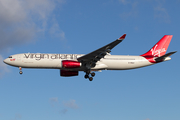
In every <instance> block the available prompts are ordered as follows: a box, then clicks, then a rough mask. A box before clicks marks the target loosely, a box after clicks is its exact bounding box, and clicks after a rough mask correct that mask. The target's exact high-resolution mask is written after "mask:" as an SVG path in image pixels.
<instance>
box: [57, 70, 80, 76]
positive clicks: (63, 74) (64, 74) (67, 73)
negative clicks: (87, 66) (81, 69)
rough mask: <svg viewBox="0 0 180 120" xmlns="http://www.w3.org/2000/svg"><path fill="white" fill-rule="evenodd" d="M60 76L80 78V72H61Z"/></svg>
mask: <svg viewBox="0 0 180 120" xmlns="http://www.w3.org/2000/svg"><path fill="white" fill-rule="evenodd" d="M60 75H61V76H63V77H71V76H78V71H68V70H60Z"/></svg>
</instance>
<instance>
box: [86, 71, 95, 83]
mask: <svg viewBox="0 0 180 120" xmlns="http://www.w3.org/2000/svg"><path fill="white" fill-rule="evenodd" d="M89 74H91V76H92V77H89ZM94 76H95V73H94V72H93V73H90V71H87V72H86V75H85V76H84V78H85V79H87V78H89V81H92V80H93V77H94Z"/></svg>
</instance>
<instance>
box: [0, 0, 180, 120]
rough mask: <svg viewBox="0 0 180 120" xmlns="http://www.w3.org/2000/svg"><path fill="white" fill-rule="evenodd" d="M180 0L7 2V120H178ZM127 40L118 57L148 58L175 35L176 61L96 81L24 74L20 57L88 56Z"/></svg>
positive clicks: (1, 106) (0, 35)
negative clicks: (16, 57)
mask: <svg viewBox="0 0 180 120" xmlns="http://www.w3.org/2000/svg"><path fill="white" fill-rule="evenodd" d="M179 6H180V0H173V1H169V0H138V1H137V0H98V1H97V0H89V1H85V0H78V1H74V0H0V120H179V119H180V116H179V113H180V102H179V101H180V87H179V85H180V74H179V67H180V64H179V59H180V56H179V51H180V48H179V45H180V41H179V38H180V30H179V28H180V23H179V21H180V14H179V11H180V7H179ZM123 34H127V36H126V38H125V40H124V41H123V42H121V43H120V44H119V45H117V46H116V47H115V48H114V49H113V50H112V52H111V54H112V55H141V54H143V53H145V52H147V51H148V50H149V49H150V48H151V47H152V46H153V45H154V44H155V43H157V42H158V41H159V40H160V39H161V38H162V37H163V36H164V35H173V38H172V41H171V43H170V46H169V48H168V50H167V52H172V51H178V52H177V53H176V54H174V55H172V56H171V57H172V59H171V60H170V61H166V62H163V63H159V64H156V65H152V66H148V67H144V68H139V69H134V70H124V71H123V70H122V71H102V72H96V76H95V77H94V80H93V81H92V82H90V81H89V80H87V79H84V75H85V73H84V72H80V73H79V76H76V77H60V73H59V70H53V69H48V70H47V69H23V75H20V74H19V69H18V68H16V67H12V66H8V65H6V64H4V63H3V60H4V59H5V58H7V57H8V56H10V55H13V54H18V53H28V52H30V53H67V54H74V53H75V54H87V53H89V52H92V51H94V50H96V49H98V48H100V47H102V46H104V45H106V44H108V43H110V42H112V41H114V40H116V39H117V38H119V37H120V36H121V35H123Z"/></svg>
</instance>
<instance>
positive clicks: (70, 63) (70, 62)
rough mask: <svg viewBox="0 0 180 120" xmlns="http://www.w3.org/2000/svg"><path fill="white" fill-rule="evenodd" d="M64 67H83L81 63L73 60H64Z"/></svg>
mask: <svg viewBox="0 0 180 120" xmlns="http://www.w3.org/2000/svg"><path fill="white" fill-rule="evenodd" d="M62 67H63V68H79V67H81V63H80V62H78V61H73V60H63V61H62Z"/></svg>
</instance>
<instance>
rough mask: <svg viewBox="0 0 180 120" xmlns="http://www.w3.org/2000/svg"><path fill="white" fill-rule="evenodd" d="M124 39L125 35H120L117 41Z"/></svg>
mask: <svg viewBox="0 0 180 120" xmlns="http://www.w3.org/2000/svg"><path fill="white" fill-rule="evenodd" d="M125 37H126V34H124V35H122V36H121V37H120V38H119V39H118V40H123V39H124V38H125Z"/></svg>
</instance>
